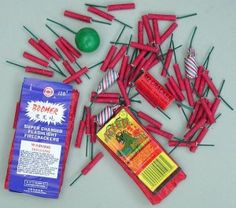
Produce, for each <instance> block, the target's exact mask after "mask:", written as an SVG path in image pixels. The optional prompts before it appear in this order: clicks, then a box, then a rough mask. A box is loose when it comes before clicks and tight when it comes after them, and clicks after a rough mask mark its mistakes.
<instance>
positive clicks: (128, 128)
mask: <svg viewBox="0 0 236 208" xmlns="http://www.w3.org/2000/svg"><path fill="white" fill-rule="evenodd" d="M97 135H98V137H99V139H100V140H101V142H102V144H103V145H104V147H105V148H106V149H107V150H108V151H109V152H110V154H111V155H112V156H113V157H114V158H115V160H116V161H117V162H118V163H119V164H120V165H121V166H122V167H123V168H124V170H125V171H126V172H127V173H128V174H129V176H130V177H131V178H132V179H133V180H134V181H135V182H136V184H137V185H138V186H139V187H140V188H141V189H142V191H143V192H144V193H145V195H146V196H147V197H148V198H149V200H150V201H151V203H153V204H156V203H159V202H160V201H161V200H162V199H163V198H165V197H166V196H167V195H168V193H170V192H171V191H172V189H173V188H174V187H175V186H176V185H177V184H178V183H179V182H180V181H181V180H183V179H184V178H185V174H184V173H183V171H182V170H181V168H180V167H179V166H178V165H177V164H176V162H175V161H174V160H173V159H171V158H170V156H168V154H167V153H166V152H165V151H164V150H163V148H162V147H161V146H160V144H159V143H158V142H157V141H156V140H155V139H154V138H153V137H152V136H151V135H150V134H149V133H148V132H147V131H146V130H145V129H144V128H143V127H142V125H141V124H139V123H138V122H137V121H136V119H135V118H134V117H133V115H132V113H131V112H130V111H129V110H128V108H121V109H119V111H118V112H117V113H116V115H115V116H114V117H113V118H112V119H110V120H109V121H108V122H107V123H106V124H105V126H104V127H102V128H101V129H100V131H99V132H98V134H97Z"/></svg>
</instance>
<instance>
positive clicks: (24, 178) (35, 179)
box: [5, 78, 79, 198]
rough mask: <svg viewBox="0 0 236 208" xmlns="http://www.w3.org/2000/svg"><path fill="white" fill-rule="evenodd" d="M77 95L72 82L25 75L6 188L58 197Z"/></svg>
mask: <svg viewBox="0 0 236 208" xmlns="http://www.w3.org/2000/svg"><path fill="white" fill-rule="evenodd" d="M78 97H79V93H78V92H77V91H76V90H73V88H72V86H70V85H65V84H62V83H59V82H51V81H43V80H38V79H29V78H25V79H24V83H23V86H22V91H21V97H20V105H19V113H18V118H17V125H16V131H15V135H14V139H13V143H12V148H11V152H10V157H9V165H8V170H7V176H6V181H5V188H7V189H9V190H10V191H14V192H19V193H26V194H30V195H34V196H40V197H45V198H58V196H59V193H60V189H61V185H62V181H63V175H64V170H65V165H66V160H67V156H68V151H69V146H70V141H71V134H72V131H73V124H74V117H75V112H76V106H77V101H78Z"/></svg>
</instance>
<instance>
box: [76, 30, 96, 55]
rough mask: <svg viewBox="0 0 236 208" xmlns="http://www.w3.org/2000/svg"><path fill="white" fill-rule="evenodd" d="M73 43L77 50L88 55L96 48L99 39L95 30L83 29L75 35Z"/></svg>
mask: <svg viewBox="0 0 236 208" xmlns="http://www.w3.org/2000/svg"><path fill="white" fill-rule="evenodd" d="M75 43H76V46H77V48H78V49H79V50H81V51H83V52H86V53H90V52H93V51H95V50H96V49H97V48H98V46H99V44H100V38H99V35H98V33H97V31H96V30H94V29H93V28H90V27H84V28H82V29H81V30H79V31H78V32H77V33H76V35H75Z"/></svg>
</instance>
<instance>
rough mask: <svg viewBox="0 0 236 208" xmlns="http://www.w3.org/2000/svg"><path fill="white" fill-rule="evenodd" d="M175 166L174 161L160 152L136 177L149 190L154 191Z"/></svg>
mask: <svg viewBox="0 0 236 208" xmlns="http://www.w3.org/2000/svg"><path fill="white" fill-rule="evenodd" d="M177 168H178V166H177V165H176V164H175V163H174V161H172V159H171V158H170V157H169V156H168V155H167V154H166V153H164V152H162V153H160V154H159V155H158V156H157V157H156V158H155V159H154V160H153V161H152V162H151V163H150V164H148V165H147V167H145V169H144V170H143V171H142V172H141V173H140V174H139V175H138V177H139V179H140V180H141V181H142V182H143V183H144V184H145V185H146V186H147V187H148V188H149V189H150V190H151V191H155V190H156V189H157V187H158V186H160V185H161V183H162V182H163V181H164V180H165V179H167V178H168V177H169V176H170V175H171V174H172V173H173V172H174V171H175V170H176V169H177Z"/></svg>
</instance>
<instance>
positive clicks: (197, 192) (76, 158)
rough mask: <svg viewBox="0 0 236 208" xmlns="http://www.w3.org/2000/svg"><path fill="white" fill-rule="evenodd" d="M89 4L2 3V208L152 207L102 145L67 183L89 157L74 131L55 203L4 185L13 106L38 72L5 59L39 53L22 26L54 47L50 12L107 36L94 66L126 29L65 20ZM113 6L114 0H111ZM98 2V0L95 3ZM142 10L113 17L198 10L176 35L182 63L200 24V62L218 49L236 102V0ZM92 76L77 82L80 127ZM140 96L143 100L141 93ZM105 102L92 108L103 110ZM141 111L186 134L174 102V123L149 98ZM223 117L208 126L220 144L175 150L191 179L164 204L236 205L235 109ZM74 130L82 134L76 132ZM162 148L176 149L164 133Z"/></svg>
mask: <svg viewBox="0 0 236 208" xmlns="http://www.w3.org/2000/svg"><path fill="white" fill-rule="evenodd" d="M84 2H85V1H84V0H83V1H72V0H58V1H55V0H54V1H52V0H51V1H49V0H41V1H36V0H24V1H22V0H11V1H9V0H0V3H1V4H0V26H1V32H0V72H1V73H0V207H4V208H13V207H17V208H25V207H34V208H41V207H58V208H65V207H71V208H75V207H86V208H94V207H101V208H108V207H109V208H110V207H131V208H142V207H151V205H150V203H149V202H148V201H147V200H146V198H145V197H144V195H143V194H142V193H141V192H140V190H139V189H138V188H137V187H136V185H135V184H134V183H133V182H132V181H131V180H130V179H129V177H128V176H127V175H126V174H125V173H124V172H123V170H122V169H121V168H120V167H119V166H118V165H117V164H116V163H115V162H114V160H113V159H112V158H111V157H110V156H109V155H108V154H107V153H106V152H105V150H104V149H103V148H102V147H101V145H100V144H96V151H98V150H102V151H103V152H104V153H105V157H104V159H102V161H101V162H100V163H99V164H98V165H97V166H96V167H95V168H94V169H93V170H92V171H91V172H90V173H89V174H88V175H87V176H84V177H82V178H80V181H78V183H76V184H75V185H74V186H73V187H69V183H70V182H71V181H72V180H73V179H74V178H75V177H76V176H77V174H78V173H79V170H81V169H82V167H83V166H84V165H85V164H86V163H87V162H88V160H89V159H88V158H86V157H85V142H84V141H83V144H82V145H83V148H82V149H81V150H78V149H75V148H74V147H73V144H74V139H75V136H74V137H73V140H72V146H71V151H70V154H69V158H68V163H67V168H66V174H65V180H64V184H63V188H62V193H61V195H60V198H59V199H57V200H50V199H42V198H37V197H31V196H27V195H23V194H17V193H11V192H9V191H7V190H4V188H3V186H4V179H5V174H6V168H7V160H8V154H9V150H10V145H11V141H12V137H13V133H14V131H13V129H12V122H13V117H14V108H15V103H16V101H17V100H18V98H19V94H20V88H21V84H22V80H23V78H24V77H26V76H27V77H37V76H34V75H33V76H31V75H28V74H25V73H24V72H23V71H20V69H18V68H16V67H14V66H10V65H8V64H6V63H5V60H6V59H10V60H14V61H17V62H19V63H23V64H24V63H25V64H26V63H28V64H29V65H30V63H29V62H27V61H25V60H24V59H23V58H22V53H23V52H24V51H26V50H27V51H29V52H32V53H33V54H35V55H37V53H36V52H35V51H34V50H33V49H32V48H31V47H30V46H29V44H28V43H27V39H28V38H29V35H28V34H27V33H26V32H25V31H24V30H23V28H22V25H26V26H28V27H29V28H30V29H31V30H32V31H34V32H35V33H36V34H37V35H38V36H40V37H42V38H43V39H45V40H46V41H47V42H49V43H50V44H51V45H52V44H53V41H54V40H55V36H54V35H52V34H51V33H50V32H49V31H48V30H47V29H46V27H45V26H44V24H45V23H46V18H47V17H50V18H53V19H55V20H58V21H60V22H63V23H64V24H66V25H67V26H70V27H71V28H72V29H74V30H79V29H80V28H82V27H84V26H92V27H94V28H95V29H96V30H97V31H98V33H99V34H100V36H101V46H100V48H99V49H98V50H97V51H96V52H95V53H92V54H84V56H83V57H82V58H81V60H79V62H80V63H81V64H82V65H88V66H90V65H92V64H94V63H97V62H98V61H100V60H102V59H103V58H104V56H105V54H106V51H107V49H108V46H109V41H111V40H115V38H116V37H117V35H118V33H119V31H120V30H121V26H120V25H119V24H117V23H113V24H112V26H104V25H100V24H91V25H87V24H84V23H81V22H77V21H75V20H71V19H68V18H65V17H63V11H64V10H65V9H71V10H74V11H77V12H80V13H84V14H86V13H87V12H86V7H85V6H84ZM110 2H111V3H114V2H115V1H110ZM90 3H92V1H91V2H90ZM93 3H97V4H108V3H109V1H105V0H104V1H95V0H93ZM136 5H137V8H136V10H133V11H124V12H114V13H113V14H114V15H115V16H116V17H117V18H118V19H120V20H123V21H125V22H127V23H129V24H130V25H133V26H134V27H135V29H134V31H133V33H134V34H136V31H135V30H136V24H137V21H138V19H139V18H140V16H141V15H142V14H145V13H148V12H159V13H174V14H177V15H183V14H187V13H191V12H197V13H198V16H196V17H192V18H189V19H185V20H181V21H180V20H179V21H178V24H179V27H178V29H177V31H176V32H175V44H176V45H178V44H183V47H182V48H181V49H180V50H178V52H177V56H178V59H179V62H180V63H181V66H182V64H183V57H184V56H185V54H186V48H187V44H188V42H189V37H190V34H191V32H192V30H193V27H194V26H195V25H197V26H198V31H197V34H196V38H195V40H194V47H195V49H196V51H197V59H198V61H199V62H200V63H202V61H203V59H204V57H205V56H206V54H207V51H209V49H210V47H211V46H212V45H214V46H215V50H214V52H213V54H212V57H211V60H210V65H209V70H210V71H211V75H212V77H213V78H214V80H215V83H216V84H217V86H220V83H221V82H222V79H226V84H225V88H224V90H223V96H224V97H225V98H226V99H227V100H228V101H229V102H230V103H231V104H232V105H233V106H234V107H235V106H236V98H235V89H236V80H235V76H236V69H235V46H236V45H235V40H234V38H235V37H236V24H235V20H236V12H235V10H236V1H235V0H225V1H222V0H214V1H213V0H210V1H203V0H191V1H190V0H159V1H158V0H145V1H137V2H136ZM50 25H51V26H53V28H54V29H55V30H56V31H58V32H60V34H62V35H64V36H65V37H66V38H67V39H69V40H70V41H73V39H74V37H73V35H72V34H70V33H69V32H67V31H65V30H63V29H60V28H59V27H57V26H54V25H52V24H50ZM131 32H132V31H131V30H126V32H125V34H124V35H123V36H122V41H124V42H127V41H128V39H129V35H130V33H131ZM158 68H160V66H159V67H156V68H154V69H153V70H152V73H153V75H154V76H155V77H158V76H159V71H160V69H159V70H158ZM90 75H91V77H92V80H91V81H88V80H87V79H86V78H83V81H84V83H86V84H82V85H81V86H76V88H78V89H79V90H80V93H81V96H80V104H79V108H78V113H77V118H76V123H75V124H76V125H75V126H76V130H77V126H78V119H79V118H80V117H81V113H82V108H81V106H83V105H84V104H88V97H89V93H90V91H91V90H95V89H96V86H97V84H98V82H99V79H100V78H101V77H102V73H100V71H99V70H98V68H97V69H94V70H93V71H92V72H90ZM53 80H57V81H61V80H62V78H61V77H59V76H55V77H54V78H53ZM138 98H139V99H141V98H140V97H138ZM103 107H104V106H100V107H98V108H96V110H94V113H97V112H99V109H102V108H103ZM136 107H137V109H138V108H139V109H141V108H142V110H144V111H145V112H147V113H149V114H152V115H153V116H154V117H155V118H157V119H159V120H161V121H162V122H163V123H164V128H165V129H166V130H169V131H171V132H173V133H174V134H175V135H177V136H181V135H183V134H184V131H185V129H184V125H185V120H184V118H183V115H182V114H181V113H180V112H179V111H178V110H177V108H176V107H175V106H174V105H173V106H171V107H170V108H169V109H168V111H167V112H168V114H169V115H171V117H172V120H171V121H169V120H167V119H165V118H164V117H163V116H162V115H161V114H160V113H159V112H158V111H155V110H154V109H152V108H151V107H150V105H149V104H147V103H146V102H145V101H144V100H143V105H142V106H140V105H136ZM220 112H221V113H222V117H221V118H220V119H219V120H218V121H217V123H216V124H215V125H214V126H213V127H212V128H211V130H210V131H209V133H208V135H207V137H206V140H205V141H204V142H205V143H212V144H215V147H202V148H199V150H198V151H197V153H195V154H192V153H190V152H188V150H186V149H181V148H179V149H177V150H176V151H175V152H174V153H173V155H172V156H173V158H174V159H175V160H176V161H177V162H178V163H179V164H180V166H181V167H182V168H183V170H184V171H185V172H186V174H187V179H186V180H185V181H184V182H182V183H181V184H180V185H179V186H178V187H177V188H176V189H175V190H174V192H173V193H171V194H170V195H169V196H168V197H167V198H166V199H165V200H164V201H163V202H162V203H161V204H160V205H158V207H160V208H162V207H163V208H164V207H168V208H176V207H181V208H185V207H192V208H193V207H201V208H208V207H214V208H220V207H227V208H233V207H236V199H235V194H236V191H235V188H236V187H235V185H236V177H235V176H236V167H235V164H236V163H235V158H236V157H235V156H236V153H235V152H236V150H235V144H236V142H235V134H236V131H235V112H234V111H233V112H232V111H230V110H229V109H228V108H227V107H225V105H224V104H222V105H221V106H220ZM75 132H76V131H75ZM158 140H159V141H160V142H161V143H162V144H163V146H164V147H165V148H166V149H167V150H170V148H168V147H167V145H166V140H165V139H164V138H158Z"/></svg>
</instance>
